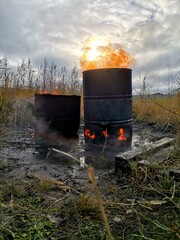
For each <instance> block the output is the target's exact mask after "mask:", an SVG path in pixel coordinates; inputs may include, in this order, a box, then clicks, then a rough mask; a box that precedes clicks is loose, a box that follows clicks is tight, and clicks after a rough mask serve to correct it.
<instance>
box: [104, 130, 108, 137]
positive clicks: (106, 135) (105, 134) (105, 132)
mask: <svg viewBox="0 0 180 240" xmlns="http://www.w3.org/2000/svg"><path fill="white" fill-rule="evenodd" d="M103 135H104V137H105V138H107V137H108V133H107V130H104V131H103Z"/></svg>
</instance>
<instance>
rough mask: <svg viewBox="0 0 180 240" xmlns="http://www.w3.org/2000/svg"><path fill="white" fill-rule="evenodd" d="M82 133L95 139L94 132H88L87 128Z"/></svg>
mask: <svg viewBox="0 0 180 240" xmlns="http://www.w3.org/2000/svg"><path fill="white" fill-rule="evenodd" d="M84 134H85V135H86V136H88V137H89V138H91V139H95V137H96V136H95V134H94V133H93V134H91V133H90V130H89V129H85V131H84Z"/></svg>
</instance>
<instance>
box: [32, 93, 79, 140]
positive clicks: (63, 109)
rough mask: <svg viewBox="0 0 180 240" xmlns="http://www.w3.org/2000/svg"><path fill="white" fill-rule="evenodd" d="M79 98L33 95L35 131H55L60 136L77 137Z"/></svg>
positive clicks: (73, 96)
mask: <svg viewBox="0 0 180 240" xmlns="http://www.w3.org/2000/svg"><path fill="white" fill-rule="evenodd" d="M80 98H81V97H80V96H76V95H51V94H35V116H36V122H37V125H36V129H37V131H39V132H43V131H46V130H47V129H48V130H47V131H51V130H55V131H57V132H59V133H60V134H62V135H64V136H67V137H73V136H77V132H78V129H79V125H80Z"/></svg>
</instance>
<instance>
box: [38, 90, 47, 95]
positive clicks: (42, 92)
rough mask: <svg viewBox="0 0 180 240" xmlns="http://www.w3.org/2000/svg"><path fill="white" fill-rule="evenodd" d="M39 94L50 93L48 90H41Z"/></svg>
mask: <svg viewBox="0 0 180 240" xmlns="http://www.w3.org/2000/svg"><path fill="white" fill-rule="evenodd" d="M39 94H48V92H47V91H46V90H40V91H39Z"/></svg>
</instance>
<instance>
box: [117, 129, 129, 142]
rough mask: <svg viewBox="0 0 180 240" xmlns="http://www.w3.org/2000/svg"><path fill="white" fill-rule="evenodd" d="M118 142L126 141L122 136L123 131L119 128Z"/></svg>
mask: <svg viewBox="0 0 180 240" xmlns="http://www.w3.org/2000/svg"><path fill="white" fill-rule="evenodd" d="M118 140H119V141H126V140H127V138H126V137H125V135H124V129H123V128H120V129H119V137H118Z"/></svg>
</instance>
